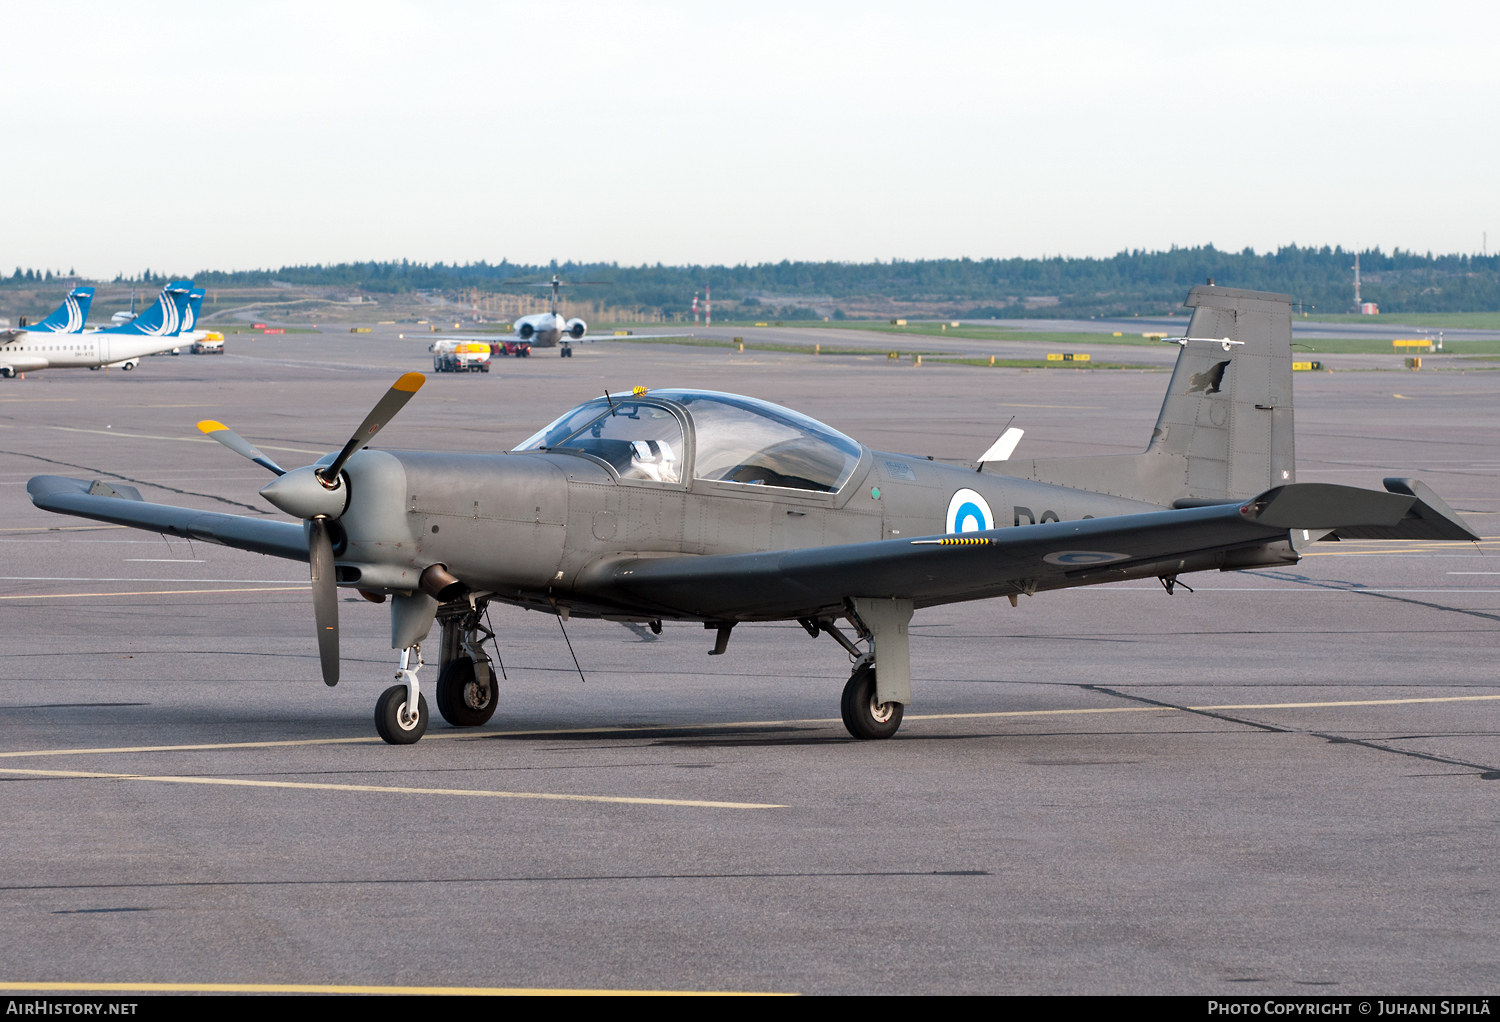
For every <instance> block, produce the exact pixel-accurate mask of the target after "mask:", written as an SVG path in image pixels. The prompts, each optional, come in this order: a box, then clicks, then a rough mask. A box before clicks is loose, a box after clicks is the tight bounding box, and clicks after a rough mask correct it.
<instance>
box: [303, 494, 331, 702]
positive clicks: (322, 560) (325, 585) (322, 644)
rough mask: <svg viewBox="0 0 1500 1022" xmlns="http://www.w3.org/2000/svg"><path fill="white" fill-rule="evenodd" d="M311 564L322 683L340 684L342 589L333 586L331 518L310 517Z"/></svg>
mask: <svg viewBox="0 0 1500 1022" xmlns="http://www.w3.org/2000/svg"><path fill="white" fill-rule="evenodd" d="M308 525H309V527H310V531H309V534H308V537H307V553H308V563H309V564H310V565H311V567H312V592H313V618H314V620H316V621H317V623H318V657H319V658H320V659H321V660H322V661H323V684H325V685H328V686H333V685H337V684H338V683H339V591H338V587H337V586H336V585H334V581H335V579H334V570H333V540H332V539H331V538H330V537H329V535H328V519H326V518H311V519H309V520H308Z"/></svg>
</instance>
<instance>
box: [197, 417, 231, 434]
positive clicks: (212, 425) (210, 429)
mask: <svg viewBox="0 0 1500 1022" xmlns="http://www.w3.org/2000/svg"><path fill="white" fill-rule="evenodd" d="M198 428H199V429H200V430H202V431H203V432H204V433H217V432H219V431H220V430H225V429H228V428H229V427H228V426H226V425H224V424H223V423H222V422H215V421H214V420H213V419H204V420H203V421H202V422H200V423H198Z"/></svg>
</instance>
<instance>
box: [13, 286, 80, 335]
mask: <svg viewBox="0 0 1500 1022" xmlns="http://www.w3.org/2000/svg"><path fill="white" fill-rule="evenodd" d="M93 301H94V289H93V288H91V287H75V288H74V289H73V290H71V291H69V292H68V296H67V297H66V298H64V299H63V303H62V304H61V305H59V306H58V307H57V311H56V312H54V313H53V314H52V315H50V316H48V317H47V318H46V319H44V320H42V321H41V322H40V323H33V324H32V325H31V326H28V327H27V328H26V329H27V330H30V331H31V332H32V333H36V334H40V333H48V334H81V333H83V324H84V323H85V322H86V321H87V320H88V318H89V306H90V305H91V304H92V303H93Z"/></svg>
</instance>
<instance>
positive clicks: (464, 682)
mask: <svg viewBox="0 0 1500 1022" xmlns="http://www.w3.org/2000/svg"><path fill="white" fill-rule="evenodd" d="M497 687H498V686H496V685H495V684H494V682H491V683H490V690H489V692H487V693H486V692H484V691H483V690H481V689H480V687H479V685H478V683H477V682H476V681H475V680H474V661H472V660H470V659H469V658H468V657H466V656H461V657H459V658H458V659H456V660H450V661H449V662H448V666H447V667H444V668H443V673H442V674H440V675H438V683H437V704H438V712H439V713H441V714H442V715H443V719H444V720H446V721H447V722H448V723H450V724H452V725H453V726H454V727H478V726H479V725H480V724H484V723H487V722H488V721H489V719H490V718H491V717H493V716H494V715H495V704H496V703H497V702H499V701H500V693H499V692H497V691H496V689H497Z"/></svg>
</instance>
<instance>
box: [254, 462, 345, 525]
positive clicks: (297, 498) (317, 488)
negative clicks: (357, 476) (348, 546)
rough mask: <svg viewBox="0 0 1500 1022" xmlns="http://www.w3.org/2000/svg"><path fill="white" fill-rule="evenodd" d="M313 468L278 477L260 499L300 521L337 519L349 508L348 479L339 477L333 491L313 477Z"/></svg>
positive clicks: (268, 484)
mask: <svg viewBox="0 0 1500 1022" xmlns="http://www.w3.org/2000/svg"><path fill="white" fill-rule="evenodd" d="M315 471H316V469H315V467H314V466H312V465H306V466H304V467H302V468H297V469H293V470H292V471H290V472H288V473H287V474H286V475H284V476H277V477H276V478H275V479H273V480H271V481H270V482H269V483H267V484H266V485H265V486H262V487H261V489H260V495H261V496H262V497H264V498H266V500H268V501H270V502H271V503H272V504H274V505H275V506H276V507H278V508H280V509H281V510H283V511H285V512H286V513H287V514H289V515H295V516H296V517H298V518H319V517H322V518H337V517H339V515H341V514H343V513H344V510H345V508H347V507H348V506H349V484H348V476H345V475H342V474H341V476H340V479H339V483H338V485H337V486H335V487H334V488H332V489H329V488H328V487H326V486H324V485H323V483H322V481H321V480H320V479H318V478H317V476H316V475H314V472H315Z"/></svg>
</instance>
